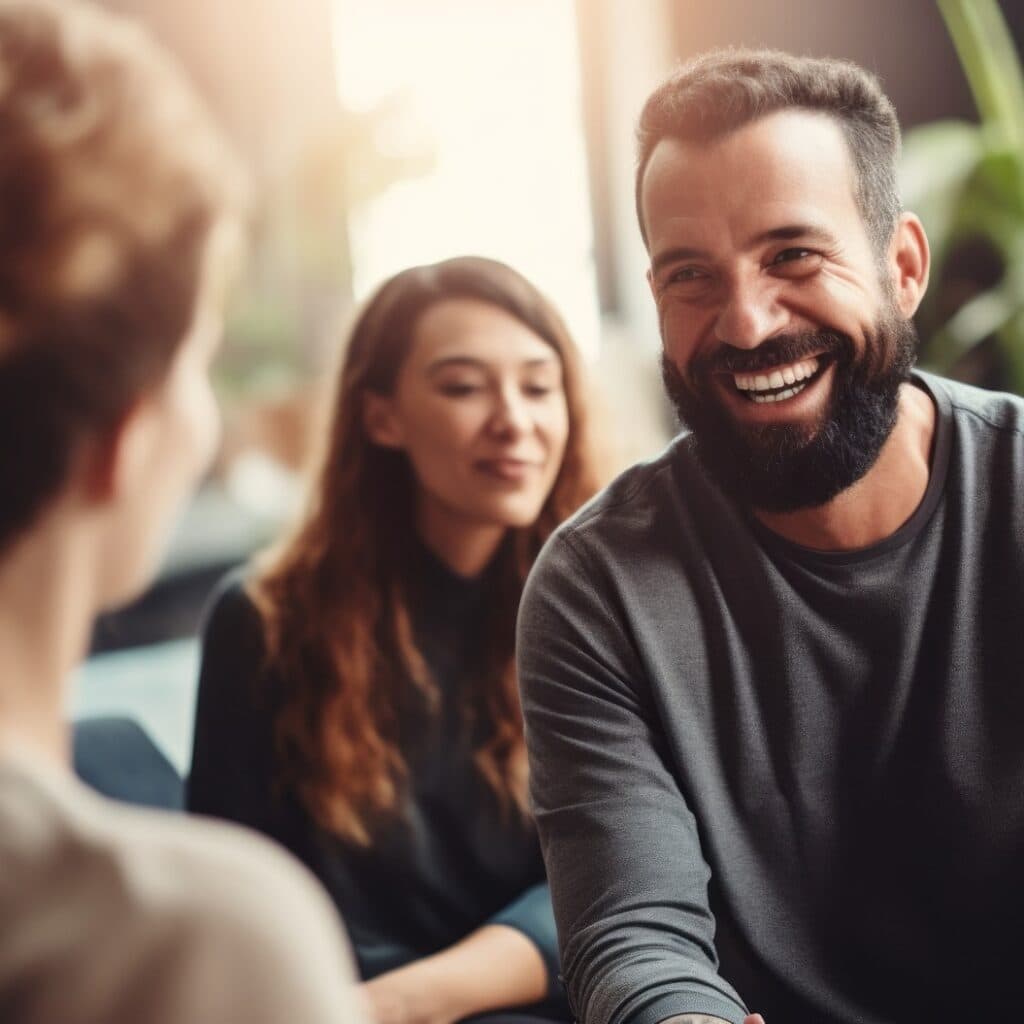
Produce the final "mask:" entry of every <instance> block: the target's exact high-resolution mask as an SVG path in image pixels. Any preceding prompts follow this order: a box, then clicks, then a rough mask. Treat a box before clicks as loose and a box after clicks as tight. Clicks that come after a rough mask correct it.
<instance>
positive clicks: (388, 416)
mask: <svg viewBox="0 0 1024 1024" xmlns="http://www.w3.org/2000/svg"><path fill="white" fill-rule="evenodd" d="M363 427H364V428H365V429H366V433H367V435H368V436H369V438H370V440H371V441H372V442H373V443H374V444H379V445H380V446H381V447H382V448H404V447H405V435H404V433H403V431H402V427H401V424H400V423H399V421H398V417H397V416H396V415H395V410H394V400H393V399H392V398H391V397H390V396H389V395H381V394H377V393H376V392H374V391H367V392H366V393H365V394H364V395H363Z"/></svg>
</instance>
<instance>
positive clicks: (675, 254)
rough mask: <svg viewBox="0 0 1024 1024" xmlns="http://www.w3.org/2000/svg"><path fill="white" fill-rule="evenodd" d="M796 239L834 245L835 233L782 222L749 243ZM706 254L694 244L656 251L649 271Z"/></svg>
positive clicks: (700, 257) (812, 226)
mask: <svg viewBox="0 0 1024 1024" xmlns="http://www.w3.org/2000/svg"><path fill="white" fill-rule="evenodd" d="M798 239H806V240H807V241H809V242H817V243H818V244H819V245H828V246H834V245H836V244H837V242H836V237H835V235H833V234H832V232H831V231H829V230H827V229H826V228H823V227H821V226H819V225H817V224H783V225H781V226H779V227H777V228H769V229H768V230H767V231H762V232H761V234H759V235H755V236H754V237H753V238H752V239H751V240H750V242H749V245H750V246H755V245H764V243H765V242H793V241H796V240H798ZM708 255H709V254H708V251H707V250H706V249H698V248H697V247H695V246H688V245H684V246H677V247H676V248H674V249H666V250H665V251H664V252H660V253H658V255H657V256H655V257H654V259H653V260H652V261H651V272H652V273H654V274H657V273H659V272H660V271H662V270H664V269H665V267H667V266H670V265H671V264H674V263H684V262H685V261H686V260H699V259H707V258H708Z"/></svg>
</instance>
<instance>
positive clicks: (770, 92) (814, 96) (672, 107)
mask: <svg viewBox="0 0 1024 1024" xmlns="http://www.w3.org/2000/svg"><path fill="white" fill-rule="evenodd" d="M787 109H800V110H809V111H817V112H820V113H823V114H827V115H829V116H830V117H833V118H835V120H836V121H837V122H838V123H839V126H840V127H841V128H842V131H843V134H844V136H845V138H846V142H847V145H848V147H849V150H850V156H851V157H852V159H853V166H854V171H855V174H856V186H855V188H856V193H855V199H856V202H857V206H858V208H859V209H860V212H861V216H862V217H863V218H864V223H865V225H866V226H867V230H868V237H869V238H870V239H871V242H872V244H873V245H874V247H875V250H876V252H877V253H879V254H881V253H883V252H884V251H885V247H886V246H887V245H888V244H889V240H890V239H891V238H892V233H893V230H894V228H895V226H896V222H897V220H898V219H899V215H900V211H901V210H902V204H901V203H900V197H899V191H898V189H897V186H896V158H897V155H898V154H899V148H900V128H899V122H898V121H897V120H896V111H895V110H894V109H893V105H892V103H891V102H890V101H889V99H888V97H887V96H886V95H885V93H884V92H883V91H882V87H881V85H880V83H879V81H878V79H877V78H876V77H875V76H874V75H872V74H871V73H870V72H868V71H865V70H864V69H863V68H861V67H859V66H858V65H856V64H853V63H851V62H850V61H845V60H833V59H829V58H815V57H795V56H793V55H791V54H788V53H781V52H779V51H777V50H738V49H726V50H715V51H712V52H710V53H706V54H704V55H702V56H700V57H697V58H695V59H694V60H692V61H689V62H688V63H686V64H684V65H683V66H682V67H680V68H679V69H678V70H677V71H676V72H675V73H674V74H672V75H671V76H670V77H669V78H668V79H667V80H666V81H665V82H663V83H662V84H661V85H660V86H659V87H658V88H657V89H656V90H655V91H654V92H653V93H652V94H651V96H650V97H649V98H648V100H647V102H646V103H645V104H644V108H643V111H642V112H641V114H640V122H639V126H638V128H637V143H638V162H637V171H636V211H637V218H638V220H639V222H640V233H641V235H642V236H643V239H644V242H645V243H647V241H648V238H647V228H646V226H645V224H644V217H643V208H642V206H641V201H640V198H641V196H640V193H641V186H642V184H643V179H644V172H645V171H646V170H647V163H648V161H649V160H650V157H651V153H652V152H653V151H654V147H655V146H656V145H657V144H658V142H660V141H661V140H662V139H664V138H673V139H680V140H684V141H698V142H699V141H709V140H711V139H716V138H720V137H721V136H723V135H726V134H728V133H729V132H731V131H733V130H734V129H736V128H740V127H742V126H743V125H745V124H749V123H750V122H751V121H756V120H757V119H758V118H761V117H764V116H765V115H767V114H771V113H774V112H775V111H778V110H787Z"/></svg>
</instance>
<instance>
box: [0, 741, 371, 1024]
mask: <svg viewBox="0 0 1024 1024" xmlns="http://www.w3.org/2000/svg"><path fill="white" fill-rule="evenodd" d="M365 1019H366V1018H365V1011H364V1008H363V1006H362V1003H361V1001H360V1000H359V998H358V996H357V994H356V992H355V989H354V972H353V967H352V962H351V956H350V953H349V950H348V947H347V944H346V942H345V939H344V937H343V935H342V934H341V931H340V928H339V925H338V920H337V914H336V912H335V910H334V907H333V906H332V905H331V904H330V902H329V901H328V900H327V898H326V897H325V896H324V895H323V894H322V893H321V891H320V889H319V886H318V884H317V883H316V882H315V880H314V879H313V877H312V876H311V875H309V874H308V873H307V872H306V871H305V869H304V868H302V867H300V866H299V865H298V863H297V862H295V861H293V860H292V859H291V857H289V856H288V855H287V854H285V853H284V852H282V851H280V850H278V849H277V848H276V847H274V846H272V845H271V844H270V843H269V842H267V841H265V840H262V839H260V838H259V837H257V836H255V835H253V834H250V833H248V832H246V831H244V830H241V829H238V828H234V827H232V826H228V825H222V824H215V823H212V822H209V823H208V822H201V821H196V820H194V819H187V818H184V817H180V816H175V815H170V814H161V813H158V812H147V811H140V810H136V809H134V808H128V807H125V806H122V805H118V804H114V803H112V802H110V801H107V800H104V799H102V798H101V797H99V796H97V795H95V794H93V793H92V792H91V791H90V790H87V789H86V788H85V787H84V786H82V785H81V784H80V783H78V782H77V781H76V780H75V779H74V778H73V777H72V776H71V775H70V774H67V773H64V772H62V771H60V770H59V769H55V768H53V767H51V766H49V765H46V764H44V763H42V762H35V761H32V760H30V759H26V758H22V757H19V758H17V759H15V758H12V757H8V756H5V757H4V758H3V759H0V1020H2V1021H3V1022H4V1024H172V1022H175V1024H177V1022H181V1024H185V1022H188V1024H236V1022H237V1024H286V1022H289V1024H290V1022H296V1024H328V1022H331V1024H365Z"/></svg>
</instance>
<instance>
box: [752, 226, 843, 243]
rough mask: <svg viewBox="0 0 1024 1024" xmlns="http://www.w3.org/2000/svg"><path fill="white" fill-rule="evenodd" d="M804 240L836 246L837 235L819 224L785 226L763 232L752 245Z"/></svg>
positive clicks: (754, 239)
mask: <svg viewBox="0 0 1024 1024" xmlns="http://www.w3.org/2000/svg"><path fill="white" fill-rule="evenodd" d="M802 238H806V239H807V240H808V241H816V242H819V243H825V244H827V245H835V244H836V237H835V235H833V234H832V232H831V231H828V230H827V229H826V228H823V227H820V226H819V225H817V224H785V225H783V226H781V227H777V228H770V229H769V230H768V231H763V232H762V233H761V234H759V235H756V236H755V237H754V238H752V239H751V240H750V244H751V245H762V244H764V243H765V242H795V241H796V240H797V239H802Z"/></svg>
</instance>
